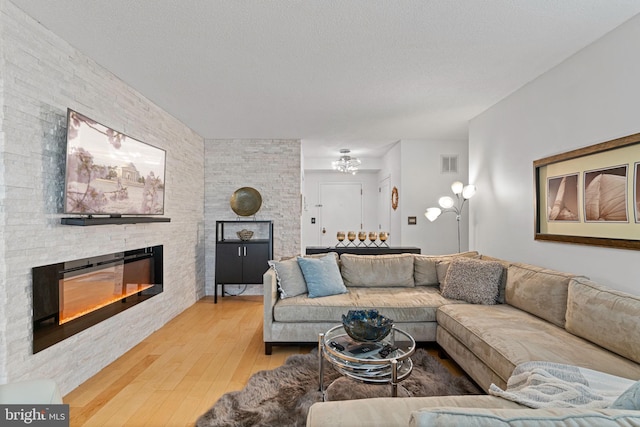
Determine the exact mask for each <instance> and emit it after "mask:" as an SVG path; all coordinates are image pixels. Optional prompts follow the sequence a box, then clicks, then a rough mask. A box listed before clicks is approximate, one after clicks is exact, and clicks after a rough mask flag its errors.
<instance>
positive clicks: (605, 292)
mask: <svg viewBox="0 0 640 427" xmlns="http://www.w3.org/2000/svg"><path fill="white" fill-rule="evenodd" d="M638 319H640V298H639V297H637V296H634V295H629V294H626V293H624V292H619V291H615V290H613V289H609V288H606V287H604V286H602V285H599V284H597V283H595V282H592V281H591V280H588V279H584V278H575V279H573V280H571V282H570V283H569V294H568V302H567V324H566V329H567V331H569V332H571V333H572V334H574V335H577V336H579V337H582V338H585V339H587V340H589V341H592V342H594V343H596V344H598V345H600V346H602V347H604V348H606V349H609V350H611V351H614V352H616V353H618V354H620V355H622V356H625V357H627V358H629V359H631V360H634V361H635V362H638V363H640V322H639V321H638Z"/></svg>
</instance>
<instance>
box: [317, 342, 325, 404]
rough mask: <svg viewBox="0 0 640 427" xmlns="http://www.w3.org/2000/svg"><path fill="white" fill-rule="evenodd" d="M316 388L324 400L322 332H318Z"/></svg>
mask: <svg viewBox="0 0 640 427" xmlns="http://www.w3.org/2000/svg"><path fill="white" fill-rule="evenodd" d="M318 390H319V391H320V393H322V401H323V402H324V334H322V333H321V334H318Z"/></svg>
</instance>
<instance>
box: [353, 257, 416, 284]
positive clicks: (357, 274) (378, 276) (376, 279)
mask: <svg viewBox="0 0 640 427" xmlns="http://www.w3.org/2000/svg"><path fill="white" fill-rule="evenodd" d="M340 261H341V264H342V266H341V271H342V279H343V280H344V284H345V285H346V286H366V287H385V288H388V287H410V286H414V281H413V255H412V254H398V255H352V254H343V255H342V256H341V257H340Z"/></svg>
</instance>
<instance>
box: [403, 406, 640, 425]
mask: <svg viewBox="0 0 640 427" xmlns="http://www.w3.org/2000/svg"><path fill="white" fill-rule="evenodd" d="M639 424H640V412H638V411H625V410H620V409H578V408H545V409H531V408H527V409H485V408H455V407H453V408H446V407H443V408H432V409H424V410H421V411H414V412H412V413H411V419H410V420H409V426H411V427H438V426H440V427H445V426H446V427H450V426H474V427H503V426H509V427H531V426H534V425H535V426H540V427H593V426H598V427H621V426H622V427H624V426H628V427H632V426H638V425H639Z"/></svg>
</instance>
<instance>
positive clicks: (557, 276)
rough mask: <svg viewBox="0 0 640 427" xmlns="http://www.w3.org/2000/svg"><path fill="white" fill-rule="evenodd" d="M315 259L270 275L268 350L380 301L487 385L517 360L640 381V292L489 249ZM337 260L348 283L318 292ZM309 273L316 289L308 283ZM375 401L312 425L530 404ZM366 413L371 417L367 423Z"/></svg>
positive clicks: (315, 413)
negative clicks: (310, 269)
mask: <svg viewBox="0 0 640 427" xmlns="http://www.w3.org/2000/svg"><path fill="white" fill-rule="evenodd" d="M295 263H297V265H296V264H295ZM311 264H315V265H318V264H323V266H322V267H321V268H319V269H318V270H317V271H318V272H320V273H319V274H316V276H313V275H310V276H309V277H308V276H307V275H306V274H305V272H303V271H301V270H299V271H295V268H296V266H298V267H299V266H300V265H301V264H300V261H299V260H295V259H292V260H286V261H281V262H278V263H276V262H274V263H272V267H273V268H272V269H271V270H270V271H268V272H267V273H266V274H265V275H264V342H265V351H266V353H267V354H268V353H270V351H271V348H272V346H273V345H286V344H294V343H301V342H305V343H306V342H315V341H317V336H318V333H319V332H324V331H326V330H328V329H329V328H331V327H332V326H335V325H336V324H339V323H340V322H341V315H342V314H343V313H345V312H346V311H348V310H349V309H351V308H376V309H378V310H379V311H380V312H381V313H382V314H384V315H385V316H387V317H390V318H392V319H394V323H395V325H396V326H397V327H398V328H400V329H403V330H405V331H407V332H409V333H410V334H411V335H412V336H413V337H414V338H415V340H416V341H418V342H420V341H435V342H437V343H438V345H439V346H440V347H441V348H442V349H443V350H444V351H445V352H446V353H447V354H448V355H449V356H450V357H451V358H452V359H453V360H455V362H456V363H457V364H458V365H459V366H460V367H461V368H462V369H464V371H465V372H466V373H467V374H468V375H469V376H470V377H471V378H472V379H473V380H474V381H475V382H476V383H477V384H478V385H479V386H480V387H481V388H482V389H483V390H485V391H486V390H488V388H489V386H490V385H491V384H495V385H496V386H498V387H500V388H503V389H504V388H506V386H507V381H508V379H509V377H510V376H511V373H512V372H513V370H514V368H515V367H516V366H517V365H519V364H521V363H524V362H528V361H535V360H542V361H549V362H556V363H563V364H568V365H575V366H580V367H583V368H588V369H592V370H595V371H601V372H604V373H607V374H610V375H615V376H618V377H621V378H627V379H631V380H636V381H637V380H639V379H640V298H639V297H636V296H633V295H629V294H625V293H623V292H618V291H615V290H612V289H609V288H607V287H605V286H602V285H599V284H597V283H594V282H593V281H591V280H589V279H588V278H586V277H582V276H579V275H575V274H569V273H564V272H559V271H554V270H549V269H545V268H542V267H538V266H534V265H529V264H524V263H514V262H509V261H506V260H501V259H495V258H492V257H489V256H485V255H481V254H478V253H477V252H466V253H462V254H453V255H444V256H428V255H415V254H402V255H383V256H363V255H346V254H345V255H342V256H341V257H340V259H339V260H336V259H335V257H334V255H328V256H325V257H323V258H319V259H318V260H313V261H311ZM334 264H335V267H334ZM334 268H335V269H337V271H338V272H339V275H340V279H342V283H343V287H342V288H341V287H340V286H337V285H334V286H333V287H331V286H329V290H325V289H320V290H318V289H316V288H315V287H316V286H317V285H318V283H320V284H322V283H323V280H324V281H325V282H335V281H339V280H338V279H337V278H336V277H335V271H336V270H334ZM307 278H309V279H310V280H311V281H310V282H306V284H307V285H309V286H310V287H308V288H307V289H304V286H303V285H302V283H300V282H299V281H300V280H301V279H302V281H303V282H305V281H306V279H307ZM327 278H330V279H329V280H326V279H327ZM296 280H297V281H298V283H294V282H295V281H296ZM313 282H316V283H315V284H314V283H313ZM292 285H296V286H297V288H296V287H295V286H292ZM324 293H327V295H323V294H324ZM310 295H311V296H312V297H310ZM375 400H376V402H371V401H370V400H369V399H366V400H365V401H356V400H354V401H344V402H324V403H318V404H315V405H313V406H312V408H311V411H310V413H309V425H311V426H318V425H350V424H349V423H348V421H349V420H351V421H352V422H353V423H354V425H358V424H360V425H395V424H396V422H397V421H398V420H399V419H402V420H404V423H405V424H406V423H408V422H409V419H410V417H411V412H412V411H416V410H418V409H421V408H428V407H438V408H441V407H443V406H446V407H463V408H495V409H496V410H498V409H499V410H506V409H510V410H513V409H518V410H520V411H527V409H526V407H523V406H521V405H519V404H517V403H515V402H511V401H508V400H506V399H502V398H500V397H496V396H455V397H433V398H404V399H403V398H400V399H385V398H380V399H375ZM336 411H338V412H336ZM552 412H553V411H552ZM601 412H602V411H601ZM605 412H606V411H605ZM336 413H340V414H341V415H340V416H341V417H342V418H341V420H342V421H340V422H338V421H339V420H337V419H336V418H335V416H332V415H331V414H334V415H335V414H336ZM523 413H524V412H523ZM345 414H349V415H345ZM537 414H538V415H540V414H542V412H537ZM591 415H593V414H591ZM596 415H597V414H596ZM609 415H611V414H602V413H600V415H598V416H605V417H607V416H609ZM614 415H615V414H614ZM345 417H346V418H345ZM363 417H364V418H363ZM364 419H367V420H369V421H371V422H370V423H364V424H362V423H357V421H358V420H360V421H362V420H364ZM414 421H415V419H414ZM336 422H337V423H338V424H335V423H336Z"/></svg>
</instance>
